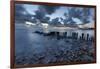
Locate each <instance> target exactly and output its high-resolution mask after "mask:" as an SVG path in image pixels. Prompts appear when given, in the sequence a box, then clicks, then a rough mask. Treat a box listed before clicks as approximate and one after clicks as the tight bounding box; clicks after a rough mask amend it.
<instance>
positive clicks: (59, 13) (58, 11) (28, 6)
mask: <svg viewBox="0 0 100 69" xmlns="http://www.w3.org/2000/svg"><path fill="white" fill-rule="evenodd" d="M22 6H23V7H24V8H25V9H26V11H27V12H28V13H30V14H32V15H35V11H37V10H38V9H39V6H41V5H32V4H22ZM42 6H43V5H42ZM54 7H55V6H54ZM69 8H73V7H67V6H60V8H58V9H56V10H55V11H54V12H53V13H52V14H46V15H45V16H48V17H50V21H51V20H52V19H54V18H57V17H61V18H63V19H65V16H64V13H68V9H69ZM78 8H79V7H78ZM79 9H82V7H81V8H79ZM93 18H94V9H93V8H91V16H89V17H88V20H90V22H91V23H93V22H94V20H93ZM72 20H73V21H76V22H77V24H81V23H82V21H81V20H79V19H78V18H74V17H72Z"/></svg>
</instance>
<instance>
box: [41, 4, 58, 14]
mask: <svg viewBox="0 0 100 69" xmlns="http://www.w3.org/2000/svg"><path fill="white" fill-rule="evenodd" d="M40 7H41V8H43V9H44V10H45V11H46V13H47V14H49V15H51V14H52V13H54V12H55V11H56V10H57V9H59V6H40Z"/></svg>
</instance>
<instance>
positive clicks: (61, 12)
mask: <svg viewBox="0 0 100 69" xmlns="http://www.w3.org/2000/svg"><path fill="white" fill-rule="evenodd" d="M24 7H25V9H26V10H27V11H28V12H29V13H30V14H33V15H34V14H35V13H34V12H35V11H36V10H38V7H39V5H28V4H24ZM67 8H68V7H60V8H59V9H57V10H56V11H55V12H54V13H53V14H51V15H46V16H49V17H50V18H51V20H52V19H54V18H56V17H62V18H64V13H65V12H66V13H67V12H68V11H67Z"/></svg>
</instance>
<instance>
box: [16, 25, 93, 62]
mask: <svg viewBox="0 0 100 69" xmlns="http://www.w3.org/2000/svg"><path fill="white" fill-rule="evenodd" d="M34 30H35V28H30V27H27V26H25V25H23V24H16V25H15V55H16V64H19V63H21V64H29V63H30V62H31V61H32V64H34V63H39V62H37V61H36V60H34V59H36V58H34V55H36V54H40V55H39V56H40V57H41V54H46V55H48V56H49V57H48V56H46V57H45V60H42V62H43V63H48V62H49V61H50V60H54V61H55V60H56V58H55V57H54V56H52V55H51V54H50V53H49V54H47V53H46V52H47V51H49V50H48V49H49V48H50V51H51V50H53V49H56V48H57V47H56V48H53V47H54V46H59V47H61V46H62V47H61V48H60V49H64V48H63V47H66V43H65V42H64V41H62V40H60V41H58V40H56V39H52V40H51V39H50V38H49V37H45V36H42V35H39V34H36V33H33V31H34ZM62 31H63V32H64V31H67V32H68V35H71V32H73V31H74V32H78V33H79V35H81V33H85V34H87V33H89V34H90V36H94V32H93V30H62ZM67 44H68V43H67ZM71 44H72V43H71ZM90 45H91V44H90ZM71 46H72V45H70V43H69V45H68V46H67V47H66V48H65V49H70V48H71ZM91 46H92V45H91ZM92 48H93V47H92ZM42 56H44V55H42ZM50 57H51V58H50ZM23 58H25V59H23ZM30 58H32V59H33V60H32V59H30ZM22 59H23V61H22ZM26 59H27V60H26ZM17 61H18V62H17Z"/></svg>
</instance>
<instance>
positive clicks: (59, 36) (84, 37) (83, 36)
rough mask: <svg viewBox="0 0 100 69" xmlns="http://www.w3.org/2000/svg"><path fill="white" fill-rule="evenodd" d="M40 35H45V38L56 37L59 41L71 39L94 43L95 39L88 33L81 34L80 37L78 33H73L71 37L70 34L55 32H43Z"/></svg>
mask: <svg viewBox="0 0 100 69" xmlns="http://www.w3.org/2000/svg"><path fill="white" fill-rule="evenodd" d="M40 34H43V35H44V36H54V37H56V38H57V39H58V40H59V39H65V38H69V39H76V40H87V41H94V37H93V36H90V34H88V33H87V34H84V33H81V35H79V33H78V32H72V33H71V35H68V32H55V31H54V32H50V33H43V32H41V33H40Z"/></svg>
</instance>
